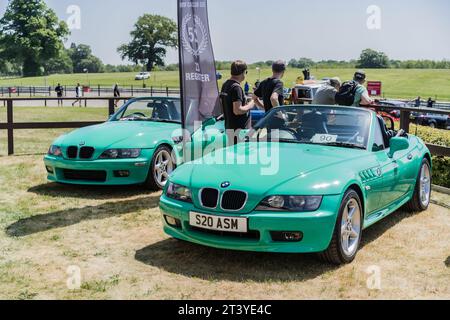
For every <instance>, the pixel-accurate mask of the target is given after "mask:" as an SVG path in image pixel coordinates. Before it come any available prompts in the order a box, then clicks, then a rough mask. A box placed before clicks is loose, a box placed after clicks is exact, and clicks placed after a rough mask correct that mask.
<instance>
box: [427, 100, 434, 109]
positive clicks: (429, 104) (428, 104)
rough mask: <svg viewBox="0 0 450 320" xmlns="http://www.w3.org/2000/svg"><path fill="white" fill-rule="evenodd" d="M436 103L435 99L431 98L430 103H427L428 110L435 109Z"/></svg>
mask: <svg viewBox="0 0 450 320" xmlns="http://www.w3.org/2000/svg"><path fill="white" fill-rule="evenodd" d="M434 102H435V101H433V99H431V98H429V99H428V102H427V108H430V109H433V107H434Z"/></svg>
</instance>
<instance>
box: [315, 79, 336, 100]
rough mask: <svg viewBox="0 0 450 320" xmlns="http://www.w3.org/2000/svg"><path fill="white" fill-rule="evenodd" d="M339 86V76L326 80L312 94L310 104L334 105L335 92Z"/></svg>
mask: <svg viewBox="0 0 450 320" xmlns="http://www.w3.org/2000/svg"><path fill="white" fill-rule="evenodd" d="M340 87H341V80H340V79H339V78H337V77H336V78H332V79H330V80H328V81H327V82H326V83H325V84H324V85H323V86H322V87H321V88H319V89H318V90H317V92H316V94H315V96H314V99H313V102H312V104H315V105H331V106H332V105H335V104H336V100H335V98H336V93H338V92H339V89H340Z"/></svg>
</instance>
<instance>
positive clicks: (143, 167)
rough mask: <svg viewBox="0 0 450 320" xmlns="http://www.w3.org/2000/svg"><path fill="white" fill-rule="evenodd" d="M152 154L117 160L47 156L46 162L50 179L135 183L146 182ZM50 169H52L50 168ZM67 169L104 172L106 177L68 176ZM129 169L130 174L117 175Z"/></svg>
mask: <svg viewBox="0 0 450 320" xmlns="http://www.w3.org/2000/svg"><path fill="white" fill-rule="evenodd" d="M150 159H151V156H149V157H147V156H144V157H140V158H137V159H115V160H92V161H79V160H67V159H64V158H61V157H53V156H49V155H47V156H45V157H44V163H45V166H46V169H47V174H48V176H47V179H48V180H49V181H54V182H60V183H67V184H77V185H133V184H141V183H144V182H145V181H146V179H147V175H148V173H149V168H150V161H151V160H150ZM49 169H50V170H49ZM65 170H73V171H75V172H78V171H84V172H85V171H91V172H97V173H98V172H102V173H104V174H105V179H104V181H103V179H100V180H101V181H98V180H99V179H92V180H90V178H89V177H84V178H83V179H76V178H73V177H72V178H68V177H67V176H66V174H65ZM117 171H127V172H129V176H127V177H117V176H116V174H115V172H117Z"/></svg>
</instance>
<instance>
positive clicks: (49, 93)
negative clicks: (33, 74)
mask: <svg viewBox="0 0 450 320" xmlns="http://www.w3.org/2000/svg"><path fill="white" fill-rule="evenodd" d="M48 96H49V97H51V96H52V87H50V86H48Z"/></svg>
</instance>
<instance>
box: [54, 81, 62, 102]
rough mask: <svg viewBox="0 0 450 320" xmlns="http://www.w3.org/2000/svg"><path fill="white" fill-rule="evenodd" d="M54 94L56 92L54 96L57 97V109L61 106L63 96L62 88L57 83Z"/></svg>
mask: <svg viewBox="0 0 450 320" xmlns="http://www.w3.org/2000/svg"><path fill="white" fill-rule="evenodd" d="M55 92H56V96H57V97H58V107H59V106H61V107H62V106H63V100H62V97H63V94H64V88H63V87H62V85H61V84H60V83H58V85H57V86H56V88H55Z"/></svg>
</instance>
